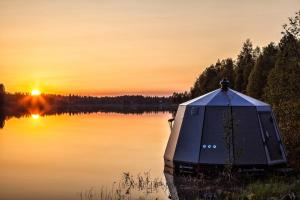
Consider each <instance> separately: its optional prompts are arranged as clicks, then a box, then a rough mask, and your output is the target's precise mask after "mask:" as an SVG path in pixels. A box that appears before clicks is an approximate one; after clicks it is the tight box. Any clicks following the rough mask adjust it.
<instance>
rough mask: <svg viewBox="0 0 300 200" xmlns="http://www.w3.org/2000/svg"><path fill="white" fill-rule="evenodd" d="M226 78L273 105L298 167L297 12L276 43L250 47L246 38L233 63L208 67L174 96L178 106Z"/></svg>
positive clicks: (299, 87) (299, 83) (299, 34)
mask: <svg viewBox="0 0 300 200" xmlns="http://www.w3.org/2000/svg"><path fill="white" fill-rule="evenodd" d="M224 77H227V78H228V79H229V81H230V83H231V88H233V89H235V90H237V91H240V92H242V93H245V94H247V95H249V96H252V97H254V98H257V99H260V100H263V101H266V102H268V103H269V104H271V105H272V107H273V110H274V111H275V113H276V116H277V118H278V120H279V126H280V129H281V132H282V135H283V139H284V144H285V146H286V148H287V150H288V152H289V153H290V154H289V155H290V156H289V157H290V158H291V157H293V156H297V157H298V159H293V158H292V159H291V160H292V161H295V162H296V161H297V162H298V164H299V165H300V159H299V156H300V11H298V12H296V14H295V16H294V17H291V18H289V23H288V24H284V25H283V31H282V38H281V40H280V41H279V43H278V44H275V43H274V42H271V43H270V44H268V45H267V46H265V47H262V48H259V47H255V48H253V45H252V43H251V41H250V40H249V39H247V40H246V42H245V43H244V44H243V47H242V50H241V51H240V53H239V55H238V56H237V59H236V60H233V59H232V58H227V59H223V60H218V61H217V62H216V64H212V65H211V66H209V67H207V68H206V69H205V70H204V72H202V73H201V74H200V75H199V76H198V77H197V79H196V81H195V83H194V85H193V86H192V87H191V88H190V90H189V91H186V92H183V93H174V94H173V99H174V100H175V101H176V102H178V103H180V102H183V101H186V100H188V99H191V98H194V97H197V96H199V95H203V94H205V93H207V92H209V91H211V90H214V89H217V88H218V87H219V81H220V80H221V79H222V78H224Z"/></svg>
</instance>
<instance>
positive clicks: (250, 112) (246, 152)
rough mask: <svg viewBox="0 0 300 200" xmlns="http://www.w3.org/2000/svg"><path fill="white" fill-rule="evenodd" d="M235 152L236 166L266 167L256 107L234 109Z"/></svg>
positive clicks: (237, 107) (236, 107)
mask: <svg viewBox="0 0 300 200" xmlns="http://www.w3.org/2000/svg"><path fill="white" fill-rule="evenodd" d="M232 117H233V146H234V148H233V151H234V164H235V165H266V164H267V157H266V151H265V149H264V144H263V139H262V135H261V130H260V125H259V120H258V116H257V111H256V107H254V106H252V107H249V106H245V107H241V106H235V107H232Z"/></svg>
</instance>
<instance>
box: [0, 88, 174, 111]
mask: <svg viewBox="0 0 300 200" xmlns="http://www.w3.org/2000/svg"><path fill="white" fill-rule="evenodd" d="M0 89H1V91H0V94H1V97H2V98H1V104H2V112H4V113H5V115H6V116H8V117H9V116H15V117H20V116H23V115H29V114H33V113H38V114H41V115H51V114H61V113H70V114H76V113H88V112H118V113H143V112H156V111H172V110H175V109H176V105H175V104H173V103H172V98H171V97H158V96H141V95H124V96H116V97H92V96H79V95H68V96H64V95H54V94H41V95H39V96H31V95H30V94H27V93H14V94H11V93H6V92H5V89H4V85H3V84H0Z"/></svg>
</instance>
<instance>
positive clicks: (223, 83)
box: [220, 78, 230, 91]
mask: <svg viewBox="0 0 300 200" xmlns="http://www.w3.org/2000/svg"><path fill="white" fill-rule="evenodd" d="M229 84H230V82H229V80H228V79H227V78H224V79H222V80H221V81H220V85H221V89H222V90H223V91H227V90H228V87H229Z"/></svg>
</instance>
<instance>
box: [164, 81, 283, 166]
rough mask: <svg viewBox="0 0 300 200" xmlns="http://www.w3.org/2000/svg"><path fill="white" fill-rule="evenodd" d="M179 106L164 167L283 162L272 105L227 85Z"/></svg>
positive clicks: (264, 164) (227, 83)
mask: <svg viewBox="0 0 300 200" xmlns="http://www.w3.org/2000/svg"><path fill="white" fill-rule="evenodd" d="M220 84H221V88H220V89H217V90H214V91H212V92H209V93H207V94H205V95H202V96H200V97H197V98H195V99H192V100H190V101H187V102H185V103H182V104H180V105H179V107H178V110H177V113H176V116H175V119H174V123H173V125H171V135H170V138H169V141H168V144H167V148H166V151H165V154H164V160H165V166H166V167H171V168H173V169H175V168H178V167H179V168H193V166H200V165H203V166H207V165H209V166H211V165H218V166H219V165H226V164H232V165H233V166H237V167H253V166H255V167H263V168H265V167H269V166H277V165H282V164H286V155H285V151H284V147H283V144H282V142H281V138H280V134H279V130H278V127H277V124H276V120H275V117H274V114H273V112H272V109H271V106H270V105H269V104H266V103H264V102H262V101H259V100H256V99H254V98H251V97H249V96H246V95H244V94H241V93H239V92H237V91H234V90H232V89H230V88H228V85H229V82H228V80H226V79H224V80H222V81H221V83H220Z"/></svg>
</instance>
